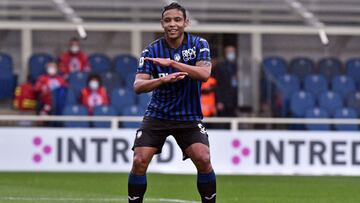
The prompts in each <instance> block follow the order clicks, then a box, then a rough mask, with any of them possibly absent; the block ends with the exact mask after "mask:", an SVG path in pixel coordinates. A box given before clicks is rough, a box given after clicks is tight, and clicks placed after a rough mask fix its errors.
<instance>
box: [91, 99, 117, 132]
mask: <svg viewBox="0 0 360 203" xmlns="http://www.w3.org/2000/svg"><path fill="white" fill-rule="evenodd" d="M93 113H94V116H116V115H118V113H117V111H116V109H115V108H114V107H113V106H110V105H109V106H105V105H102V106H96V107H94V112H93ZM93 125H94V127H96V128H110V126H111V123H110V122H107V121H95V122H93Z"/></svg>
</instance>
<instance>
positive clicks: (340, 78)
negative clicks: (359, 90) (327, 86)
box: [331, 75, 356, 98]
mask: <svg viewBox="0 0 360 203" xmlns="http://www.w3.org/2000/svg"><path fill="white" fill-rule="evenodd" d="M331 84H332V85H331V86H332V90H333V91H334V92H337V93H339V94H340V95H341V96H342V97H343V98H346V97H347V95H348V94H350V93H351V92H356V85H355V82H354V79H353V78H352V77H349V76H347V75H337V76H335V77H334V78H333V80H332V83H331Z"/></svg>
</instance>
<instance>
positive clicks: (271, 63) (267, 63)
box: [262, 56, 287, 81]
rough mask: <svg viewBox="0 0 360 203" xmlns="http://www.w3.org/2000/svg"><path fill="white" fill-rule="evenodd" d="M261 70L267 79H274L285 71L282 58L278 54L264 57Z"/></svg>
mask: <svg viewBox="0 0 360 203" xmlns="http://www.w3.org/2000/svg"><path fill="white" fill-rule="evenodd" d="M262 67H263V71H264V73H265V77H266V79H267V80H270V81H274V80H276V79H277V78H279V77H280V76H282V75H284V74H285V73H286V72H287V64H286V61H285V59H284V58H282V57H278V56H270V57H266V58H265V59H264V60H263V66H262Z"/></svg>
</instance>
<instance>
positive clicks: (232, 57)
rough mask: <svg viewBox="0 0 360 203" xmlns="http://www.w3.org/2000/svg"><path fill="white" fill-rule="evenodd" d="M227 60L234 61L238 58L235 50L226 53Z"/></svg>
mask: <svg viewBox="0 0 360 203" xmlns="http://www.w3.org/2000/svg"><path fill="white" fill-rule="evenodd" d="M225 57H226V60H228V61H230V62H234V61H235V59H236V54H235V52H229V53H227V54H226V56H225Z"/></svg>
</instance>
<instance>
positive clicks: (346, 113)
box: [334, 108, 359, 130]
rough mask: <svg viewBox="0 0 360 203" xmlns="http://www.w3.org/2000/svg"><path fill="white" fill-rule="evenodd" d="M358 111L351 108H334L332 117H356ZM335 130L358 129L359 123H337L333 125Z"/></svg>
mask: <svg viewBox="0 0 360 203" xmlns="http://www.w3.org/2000/svg"><path fill="white" fill-rule="evenodd" d="M358 116H359V115H358V113H357V112H356V110H355V109H352V108H339V109H336V110H335V114H334V118H349V119H351V118H352V119H356V118H358ZM334 126H335V129H336V130H359V125H350V124H337V125H334Z"/></svg>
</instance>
